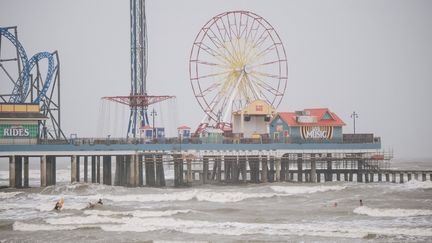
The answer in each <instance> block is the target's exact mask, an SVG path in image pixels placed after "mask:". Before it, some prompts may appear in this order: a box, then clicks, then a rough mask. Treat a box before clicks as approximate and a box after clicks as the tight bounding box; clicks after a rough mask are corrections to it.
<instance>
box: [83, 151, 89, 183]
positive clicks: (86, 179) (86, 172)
mask: <svg viewBox="0 0 432 243" xmlns="http://www.w3.org/2000/svg"><path fill="white" fill-rule="evenodd" d="M84 182H85V183H87V182H88V156H84Z"/></svg>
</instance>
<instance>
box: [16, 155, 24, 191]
mask: <svg viewBox="0 0 432 243" xmlns="http://www.w3.org/2000/svg"><path fill="white" fill-rule="evenodd" d="M22 171H23V157H22V156H15V187H16V188H22V185H23V183H22Z"/></svg>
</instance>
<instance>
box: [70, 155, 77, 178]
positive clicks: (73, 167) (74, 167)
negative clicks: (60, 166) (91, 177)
mask: <svg viewBox="0 0 432 243" xmlns="http://www.w3.org/2000/svg"><path fill="white" fill-rule="evenodd" d="M74 182H77V156H76V155H72V156H71V183H74Z"/></svg>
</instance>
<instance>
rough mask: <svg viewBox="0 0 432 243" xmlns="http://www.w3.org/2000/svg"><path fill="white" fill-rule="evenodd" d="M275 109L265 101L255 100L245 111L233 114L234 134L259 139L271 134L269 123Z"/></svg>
mask: <svg viewBox="0 0 432 243" xmlns="http://www.w3.org/2000/svg"><path fill="white" fill-rule="evenodd" d="M275 114H276V110H275V108H274V107H273V106H272V105H270V104H269V103H267V102H266V101H264V100H255V101H253V102H252V103H250V104H249V105H247V106H246V107H245V108H244V109H241V110H239V111H236V112H233V114H232V115H233V116H232V117H233V122H232V126H233V133H234V134H239V137H242V138H259V137H260V136H261V135H263V134H268V133H269V129H268V126H269V122H270V120H271V118H272V117H273V116H274V115H275Z"/></svg>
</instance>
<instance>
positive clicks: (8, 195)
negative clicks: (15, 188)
mask: <svg viewBox="0 0 432 243" xmlns="http://www.w3.org/2000/svg"><path fill="white" fill-rule="evenodd" d="M22 193H23V192H0V199H8V198H12V197H15V196H16V195H19V194H22Z"/></svg>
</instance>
